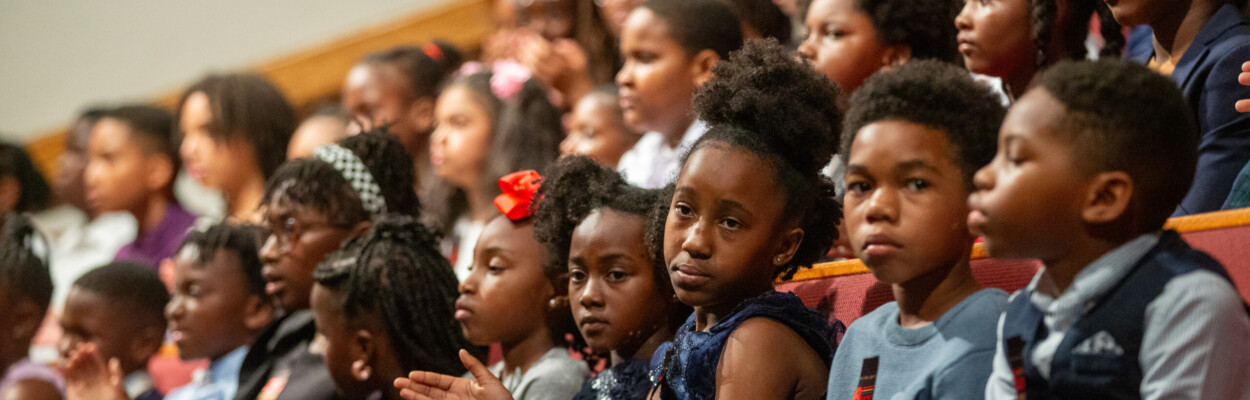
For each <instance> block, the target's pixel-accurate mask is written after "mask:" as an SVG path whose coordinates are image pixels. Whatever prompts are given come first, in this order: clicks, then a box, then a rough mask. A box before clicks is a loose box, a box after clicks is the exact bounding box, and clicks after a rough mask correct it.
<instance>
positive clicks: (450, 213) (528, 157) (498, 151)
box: [425, 72, 564, 234]
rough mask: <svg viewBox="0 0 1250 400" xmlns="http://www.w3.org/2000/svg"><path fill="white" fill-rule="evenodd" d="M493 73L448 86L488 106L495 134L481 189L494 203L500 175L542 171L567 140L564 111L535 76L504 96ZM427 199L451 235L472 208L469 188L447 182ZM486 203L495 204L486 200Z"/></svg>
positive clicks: (431, 216)
mask: <svg viewBox="0 0 1250 400" xmlns="http://www.w3.org/2000/svg"><path fill="white" fill-rule="evenodd" d="M491 76H492V74H491V73H490V72H480V73H476V74H473V75H469V76H465V77H461V78H459V79H456V80H455V81H453V82H452V83H451V84H450V85H449V86H448V87H449V88H450V87H463V88H465V89H468V91H469V93H470V94H471V95H470V96H469V97H470V98H472V99H473V100H475V101H477V102H478V104H480V105H481V106H482V108H484V109H486V112H487V115H489V116H490V119H491V126H492V129H491V137H490V144H489V145H488V148H487V152H486V157H485V158H484V159H483V162H484V163H485V165H484V167H483V168H482V177H481V181H479V182H478V187H479V189H480V190H481V191H482V192H483V193H484V194H485V195H484V196H482V198H483V199H485V200H484V201H492V200H493V199H494V198H495V196H498V195H499V194H500V193H502V190H501V189H500V188H499V178H501V177H503V176H504V175H507V174H510V173H513V172H516V171H524V170H530V169H532V170H542V169H543V168H546V167H547V165H548V164H550V163H551V162H553V161H555V160H556V158H558V157H559V156H560V141H562V140H564V124H563V121H562V120H561V114H560V110H559V109H557V108H556V107H555V106H553V105H551V102H550V101H548V99H547V91H546V90H545V89H543V87H542V84H541V83H539V82H538V81H537V80H535V79H532V78H531V79H529V80H527V81H525V83H524V84H522V85H521V90H520V91H518V92H517V93H516V94H513V95H512V97H511V98H509V99H507V100H504V99H500V98H499V97H497V96H495V93H494V92H493V91H492V90H491V84H490V79H491ZM430 197H431V198H432V200H431V199H430V198H427V199H426V202H425V204H426V207H428V208H427V213H426V214H427V215H428V218H427V219H426V221H427V224H429V225H430V226H433V227H435V229H437V230H438V231H439V233H442V234H447V233H448V232H449V231H450V230H451V228H452V226H453V225H454V224H455V220H456V218H458V217H459V216H460V215H461V214H462V213H464V212H465V211H466V210H468V209H469V205H468V200H467V198H466V196H465V194H464V190H462V189H460V188H457V187H454V186H453V185H451V184H450V183H448V182H446V181H439V182H436V186H435V187H434V188H432V189H431V194H430ZM481 206H482V207H488V208H489V207H493V206H492V205H490V204H482V205H481Z"/></svg>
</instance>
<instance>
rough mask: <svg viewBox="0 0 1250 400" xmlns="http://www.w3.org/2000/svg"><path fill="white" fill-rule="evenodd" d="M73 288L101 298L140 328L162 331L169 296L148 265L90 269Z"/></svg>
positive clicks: (117, 264) (120, 264)
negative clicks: (141, 326)
mask: <svg viewBox="0 0 1250 400" xmlns="http://www.w3.org/2000/svg"><path fill="white" fill-rule="evenodd" d="M74 287H76V288H79V289H82V290H86V291H90V292H91V293H95V294H97V295H99V296H101V297H103V298H104V299H105V301H106V303H107V304H109V306H110V307H116V308H117V309H118V310H124V311H125V312H123V313H121V314H123V315H127V316H128V318H132V321H133V322H135V323H138V324H142V325H143V326H154V327H160V328H161V329H164V328H165V326H166V325H165V324H166V320H165V304H167V303H169V292H168V291H166V289H165V284H164V283H162V282H161V278H160V277H159V276H157V275H156V271H153V270H152V268H151V267H148V266H147V265H143V264H139V263H134V262H128V261H114V262H111V263H108V264H105V265H104V266H102V267H99V268H96V269H93V270H91V271H89V272H87V273H86V274H83V276H81V277H79V278H78V280H76V281H74Z"/></svg>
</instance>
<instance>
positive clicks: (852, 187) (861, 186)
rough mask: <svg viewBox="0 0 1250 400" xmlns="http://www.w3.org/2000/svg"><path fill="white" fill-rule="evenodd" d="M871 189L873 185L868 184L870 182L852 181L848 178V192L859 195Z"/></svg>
mask: <svg viewBox="0 0 1250 400" xmlns="http://www.w3.org/2000/svg"><path fill="white" fill-rule="evenodd" d="M869 190H872V185H870V184H868V182H864V181H852V180H850V179H847V181H846V192H847V193H850V194H856V195H859V194H863V193H866V192H868V191H869Z"/></svg>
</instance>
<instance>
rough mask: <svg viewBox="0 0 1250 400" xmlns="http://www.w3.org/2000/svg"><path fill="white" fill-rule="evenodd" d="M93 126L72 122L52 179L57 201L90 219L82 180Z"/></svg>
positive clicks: (90, 123) (80, 121)
mask: <svg viewBox="0 0 1250 400" xmlns="http://www.w3.org/2000/svg"><path fill="white" fill-rule="evenodd" d="M94 126H95V124H94V123H92V122H91V121H86V120H82V119H80V120H78V121H75V122H74V126H73V127H72V128H71V129H70V130H69V133H68V134H66V135H65V151H64V152H63V153H61V157H60V158H59V159H58V160H57V172H56V178H55V179H53V181H54V183H53V187H54V189H55V190H56V197H57V198H58V199H61V201H64V202H65V203H67V204H69V205H71V206H74V208H77V209H79V210H83V212H86V213H87V214H88V215H89V216H92V217H94V216H95V212H94V211H92V210H91V207H89V206H88V205H87V184H86V182H85V181H84V180H83V171H84V170H85V169H86V168H87V143H88V142H89V141H90V140H91V129H92V128H93V127H94Z"/></svg>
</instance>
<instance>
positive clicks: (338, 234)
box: [260, 194, 369, 312]
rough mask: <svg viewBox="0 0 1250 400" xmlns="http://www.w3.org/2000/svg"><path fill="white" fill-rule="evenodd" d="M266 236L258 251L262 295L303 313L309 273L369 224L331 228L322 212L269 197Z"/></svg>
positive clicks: (286, 308) (282, 305) (310, 286)
mask: <svg viewBox="0 0 1250 400" xmlns="http://www.w3.org/2000/svg"><path fill="white" fill-rule="evenodd" d="M264 220H265V226H268V227H269V235H268V236H267V237H266V238H265V244H264V246H263V247H261V249H260V260H261V262H263V263H264V265H265V267H264V269H262V270H261V271H262V272H261V273H262V274H263V275H264V276H265V281H266V282H267V283H266V284H265V293H266V294H268V295H269V296H270V297H272V298H273V299H274V300H275V301H277V303H278V307H279V308H281V309H283V310H285V311H287V312H292V311H299V310H306V309H308V307H309V300H308V297H309V295H310V294H311V293H312V287H313V282H314V281H313V276H312V271H313V269H315V268H316V267H317V264H318V263H320V262H321V260H323V259H325V257H326V255H327V254H330V252H332V251H334V250H338V248H339V246H341V245H342V244H343V241H344V240H346V239H347V238H349V237H351V236H354V235H358V234H360V233H362V232H364V231H365V230H367V229H368V228H369V221H362V222H360V223H357V224H356V226H354V227H350V228H342V227H336V226H331V225H330V224H329V223H328V222H327V221H328V218H327V217H326V215H325V213H322V212H319V211H316V210H312V209H309V208H306V207H302V206H299V205H297V204H293V203H292V202H290V201H288V200H286V197H285V196H283V195H282V194H278V195H275V196H273V200H271V201H270V202H269V204H268V206H267V207H265V212H264Z"/></svg>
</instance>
